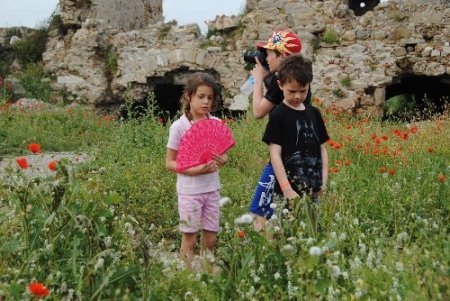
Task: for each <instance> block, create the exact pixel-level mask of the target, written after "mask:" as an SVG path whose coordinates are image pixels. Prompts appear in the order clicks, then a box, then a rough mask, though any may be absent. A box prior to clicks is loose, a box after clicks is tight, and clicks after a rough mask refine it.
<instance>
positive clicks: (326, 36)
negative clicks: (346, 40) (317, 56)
mask: <svg viewBox="0 0 450 301" xmlns="http://www.w3.org/2000/svg"><path fill="white" fill-rule="evenodd" d="M322 41H323V42H324V43H327V44H334V43H337V42H339V37H338V33H337V32H336V31H335V30H334V29H331V28H327V29H326V30H325V32H324V33H323V36H322Z"/></svg>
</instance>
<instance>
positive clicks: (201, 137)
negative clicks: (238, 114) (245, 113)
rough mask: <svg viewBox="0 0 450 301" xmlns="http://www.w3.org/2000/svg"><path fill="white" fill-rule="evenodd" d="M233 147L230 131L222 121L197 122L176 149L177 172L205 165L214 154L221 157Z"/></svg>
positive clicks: (206, 120) (233, 142)
mask: <svg viewBox="0 0 450 301" xmlns="http://www.w3.org/2000/svg"><path fill="white" fill-rule="evenodd" d="M234 145H235V141H234V139H233V135H232V133H231V131H230V129H229V128H228V127H227V126H226V125H225V124H223V122H222V121H220V120H216V119H205V120H201V121H198V122H196V123H194V124H193V125H192V127H191V128H190V129H189V130H188V131H187V132H186V134H184V136H183V138H182V139H181V142H180V145H179V147H178V155H177V172H182V171H184V170H186V169H188V168H191V167H194V166H198V165H200V164H204V163H207V162H209V161H211V160H212V156H213V155H214V154H218V155H223V154H224V153H225V152H226V151H227V150H229V149H230V148H232V147H233V146H234Z"/></svg>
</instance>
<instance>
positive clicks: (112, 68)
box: [97, 45, 119, 77]
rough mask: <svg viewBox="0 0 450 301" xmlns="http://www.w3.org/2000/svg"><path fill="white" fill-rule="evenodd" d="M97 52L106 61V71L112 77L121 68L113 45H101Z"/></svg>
mask: <svg viewBox="0 0 450 301" xmlns="http://www.w3.org/2000/svg"><path fill="white" fill-rule="evenodd" d="M97 54H98V55H99V56H100V57H101V58H102V59H103V61H104V62H105V66H106V73H107V75H108V77H112V76H113V75H114V74H115V73H116V72H117V70H118V68H119V65H118V63H117V59H118V54H117V53H116V52H115V51H114V50H113V48H112V46H111V45H107V46H100V47H99V48H98V49H97Z"/></svg>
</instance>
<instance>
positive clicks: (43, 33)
mask: <svg viewBox="0 0 450 301" xmlns="http://www.w3.org/2000/svg"><path fill="white" fill-rule="evenodd" d="M47 36H48V32H47V29H38V30H36V31H34V32H32V33H31V34H30V35H29V36H27V37H23V38H22V39H21V40H19V41H17V42H16V43H15V44H14V45H13V49H14V53H15V55H16V57H17V58H18V59H19V60H20V62H21V63H22V65H23V66H25V65H27V64H29V63H36V62H38V61H41V60H42V53H44V51H45V46H46V43H47Z"/></svg>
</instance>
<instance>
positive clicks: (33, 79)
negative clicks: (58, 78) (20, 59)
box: [18, 63, 52, 102]
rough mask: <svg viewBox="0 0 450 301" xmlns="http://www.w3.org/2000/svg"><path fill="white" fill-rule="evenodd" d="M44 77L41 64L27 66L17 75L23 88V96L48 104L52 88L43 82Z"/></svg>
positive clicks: (46, 82)
mask: <svg viewBox="0 0 450 301" xmlns="http://www.w3.org/2000/svg"><path fill="white" fill-rule="evenodd" d="M45 77H46V74H45V71H44V67H43V66H42V64H37V63H30V64H27V65H26V67H25V70H24V71H23V73H21V74H19V75H18V78H19V80H20V83H21V84H22V86H23V87H24V88H25V91H26V93H25V96H26V97H29V98H36V99H39V100H42V101H44V102H50V100H51V95H52V88H51V86H50V83H49V82H48V81H45V80H44V79H45Z"/></svg>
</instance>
